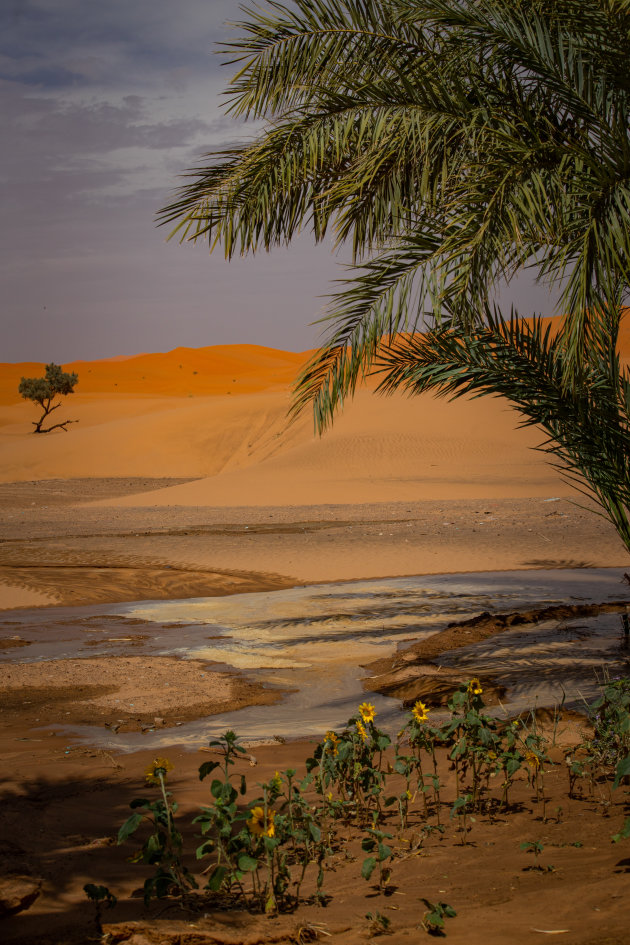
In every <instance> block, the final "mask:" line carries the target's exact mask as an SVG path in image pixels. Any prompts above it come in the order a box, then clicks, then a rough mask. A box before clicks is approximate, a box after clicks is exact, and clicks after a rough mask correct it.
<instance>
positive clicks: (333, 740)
mask: <svg viewBox="0 0 630 945" xmlns="http://www.w3.org/2000/svg"><path fill="white" fill-rule="evenodd" d="M338 741H339V736H338V735H336V734H335V732H326V735H325V737H324V748H325V749H326V750H327V751H329V752H330V753H331V754H332V755H336V754H337V751H338V749H337V743H338Z"/></svg>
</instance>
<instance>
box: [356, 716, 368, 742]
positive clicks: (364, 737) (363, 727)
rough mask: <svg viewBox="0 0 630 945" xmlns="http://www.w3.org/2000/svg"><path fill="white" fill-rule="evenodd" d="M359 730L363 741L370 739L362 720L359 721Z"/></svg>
mask: <svg viewBox="0 0 630 945" xmlns="http://www.w3.org/2000/svg"><path fill="white" fill-rule="evenodd" d="M357 732H358V733H359V735H360V736H361V739H362V741H364V742H366V741H367V739H368V734H367V732H366V731H365V725H364V724H363V722H361V721H357Z"/></svg>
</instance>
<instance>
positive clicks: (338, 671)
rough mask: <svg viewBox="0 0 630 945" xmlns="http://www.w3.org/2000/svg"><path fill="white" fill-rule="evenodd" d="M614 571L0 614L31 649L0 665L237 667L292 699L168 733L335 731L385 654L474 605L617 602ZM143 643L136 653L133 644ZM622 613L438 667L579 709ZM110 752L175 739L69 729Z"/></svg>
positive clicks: (465, 614)
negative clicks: (110, 658) (137, 662)
mask: <svg viewBox="0 0 630 945" xmlns="http://www.w3.org/2000/svg"><path fill="white" fill-rule="evenodd" d="M625 599H627V600H628V601H629V603H630V588H628V586H627V584H625V583H624V582H623V572H622V570H621V569H616V568H615V569H612V568H610V569H574V570H552V571H519V572H494V573H493V572H484V573H470V574H458V575H457V574H448V575H429V576H419V577H402V578H389V579H383V580H366V581H351V582H345V583H339V584H320V585H311V586H304V587H296V588H293V589H291V590H284V591H273V592H267V593H255V594H238V595H233V596H230V597H209V598H197V599H192V600H174V601H141V602H135V603H128V604H114V605H101V606H98V607H71V608H42V609H37V610H30V611H25V610H20V611H17V610H16V611H11V612H5V613H4V614H3V615H2V616H1V617H0V635H2V636H4V637H8V636H12V635H19V636H20V637H22V638H23V639H24V640H26V641H29V643H30V644H31V645H30V646H29V647H28V648H26V647H25V648H23V649H9V650H5V651H2V652H0V662H5V663H6V662H30V661H32V660H50V659H64V658H66V659H67V658H77V657H79V658H81V657H94V656H98V655H106V654H112V655H126V654H129V653H130V652H133V653H136V654H139V653H140V652H141V653H142V655H177V656H180V657H182V658H184V659H202V660H208V661H209V662H212V663H215V664H217V665H215V666H214V667H213V668H220V667H221V666H224V667H234V668H236V669H238V670H241V671H243V672H245V673H246V674H247V675H248V676H249V677H250V678H252V679H253V680H255V681H257V682H260V683H263V684H264V685H266V686H269V687H273V688H279V689H282V690H293V691H291V692H289V693H288V694H287V695H286V696H285V697H284V698H283V700H282V701H281V702H279V703H278V704H276V705H272V706H261V707H250V708H245V709H241V710H239V711H237V712H229V713H224V714H222V715H219V716H212V717H211V718H207V719H202V720H198V721H195V722H191V723H187V724H184V725H182V726H181V727H179V728H178V729H177V730H176V739H177V741H178V742H179V743H183V744H190V745H191V747H193V746H195V747H196V746H198V745H199V742H200V739H202V740H203V741H205V740H206V738H207V737H208V736H209V735H210V734H218V733H220V732H223V731H225V730H226V729H227V728H233V729H235V730H236V731H237V732H238V733H239V734H240V735H242V736H244V737H246V738H249V739H256V738H269V737H273V736H278V737H280V738H291V737H297V736H308V735H321V733H322V732H323V731H325V730H326V729H327V728H337V727H340V726H342V725H343V723H344V722H345V721H346V720H347V719H348V717H349V716H350V715H352V713H353V712H354V711H355V710H356V706H357V704H358V702H360V701H361V700H362V699H363V698H365V693H364V690H363V687H362V682H361V680H362V678H363V677H364V676H365V672H364V671H363V670H362V669H361V666H362V665H364V664H366V663H368V662H370V661H371V660H374V659H376V658H378V657H382V656H389V655H391V654H392V653H394V652H396V650H397V649H399V648H403V647H404V646H405V645H406V644H409V643H411V642H413V641H417V640H421V639H422V638H423V637H424V636H427V635H429V634H431V633H434V632H435V631H436V630H439V629H441V628H442V627H444V626H446V625H447V624H449V623H451V622H453V621H460V620H465V619H467V618H469V617H472V616H475V615H477V614H479V613H481V612H483V611H488V612H490V613H500V612H506V611H508V612H509V611H513V610H519V609H520V610H530V609H534V608H539V607H546V606H550V605H552V604H559V603H572V604H579V603H590V602H594V601H595V602H604V601H611V600H625ZM137 647H140V648H141V650H139V649H136V648H137ZM625 657H626V654H625V653H624V652H623V651H622V650H621V649H620V617H619V615H616V614H612V615H611V614H608V615H602V616H600V617H596V618H586V619H584V618H582V619H579V620H577V619H576V620H564V621H548V622H547V623H546V624H544V625H538V626H536V627H532V628H531V629H526V630H524V629H523V628H518V629H515V630H510V631H507V632H504V633H502V634H501V635H500V636H499V637H493V638H491V639H489V640H486V641H484V642H483V643H479V644H475V645H473V646H471V647H466V648H462V649H459V650H457V651H455V652H454V653H453V652H451V653H449V654H448V655H447V656H445V657H444V658H442V659H441V660H440V662H441V663H442V664H443V665H461V666H466V667H470V670H471V672H472V671H473V670H474V672H475V673H482V672H492V673H493V674H498V675H499V678H500V679H501V681H504V682H505V684H506V685H507V686H508V692H507V696H506V708H507V709H509V710H510V711H520V709H522V708H524V707H526V706H528V705H530V706H531V705H532V704H533V703H534V702H535V701H538V704H540V705H543V704H547V705H548V704H549V703H550V702H552V703H553V702H555V703H559V702H560V701H561V700H562V698H563V697H564V698H565V699H566V700H567V701H568V702H574V703H579V702H580V701H581V700H582V699H583V698H589V697H591V696H592V694H593V693H594V692H595V688H596V685H597V674H598V673H599V675H600V677H601V674H602V673H604V672H612V673H614V672H615V671H617V670H620V668H623V666H624V661H625ZM369 700H370V701H371V702H373V703H374V704H375V705H376V707H377V710H378V712H379V722H380V723H381V724H383V725H384V727H386V728H388V727H389V728H391V729H394V728H395V727H396V726H397V724H398V722H399V720H400V703H399V702H398V701H397V700H394V699H389V698H385V697H383V696H379V695H373V694H370V695H369ZM65 731H67V732H68V733H69V734H70V733H72V734H74V735H77V736H79V737H81V738H86V739H89V740H90V742H92V743H96V744H99V745H101V746H102V747H107V748H110V749H116V750H120V751H134V750H136V749H139V748H147V747H151V746H155V747H158V746H159V745H160V744H164V743H168V742H172V741H173V738H174V735H175V733H174V731H173V729H166V730H161V731H155V732H149V733H144V734H140V733H135V732H131V733H124V734H123V733H120V734H118V735H115V734H113V733H112V732H110V731H109V730H107V729H103V728H97V727H90V726H82V727H80V728H73V729H65Z"/></svg>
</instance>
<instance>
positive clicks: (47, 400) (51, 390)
mask: <svg viewBox="0 0 630 945" xmlns="http://www.w3.org/2000/svg"><path fill="white" fill-rule="evenodd" d="M78 380H79V376H78V374H74V373H73V374H68V373H67V372H66V371H62V369H61V365H59V364H47V365H46V375H45V377H23V378H22V380H21V381H20V386H19V387H18V391H19V393H20V394H21V395H22V397H24V399H25V400H32V401H33V403H34V404H39V406H40V407H41V408H42V410H43V411H44V412H43V414H42V415H41V417H40V418H39V420H37V421H33V426H34V427H35V429H34V430H33V433H50V431H51V430H56V429H57V428H58V427H61V429H62V430H65V431H66V433H67V432H68V431H67V426H68V424H69V423H78V422H79V421H78V420H63V421H62V422H61V423H54V424H53V425H52V426H51V427H48V428H47V429H45V430H43V429H42V424H43V423H44V420H45V419H46V417H48V416H49V414H51V413H52V412H53V410H56V409H57V408H58V407H61V402H59V403H56V404H55V403H53V401H54V399H55V397H59V396H65V395H66V394H72V392H73V388H74V386H75V384H77V382H78Z"/></svg>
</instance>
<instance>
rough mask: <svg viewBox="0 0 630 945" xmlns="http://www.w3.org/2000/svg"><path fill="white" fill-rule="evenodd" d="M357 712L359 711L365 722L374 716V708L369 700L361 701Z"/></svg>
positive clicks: (370, 720) (371, 720)
mask: <svg viewBox="0 0 630 945" xmlns="http://www.w3.org/2000/svg"><path fill="white" fill-rule="evenodd" d="M359 712H360V713H361V718H362V719H363V721H364V722H365V723H366V724H367V723H368V722H373V721H374V717H375V716H376V709H375V708H374V706H373V705H372V703H371V702H362V703H361V705H360V706H359Z"/></svg>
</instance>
